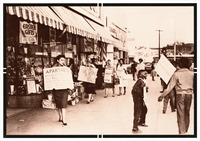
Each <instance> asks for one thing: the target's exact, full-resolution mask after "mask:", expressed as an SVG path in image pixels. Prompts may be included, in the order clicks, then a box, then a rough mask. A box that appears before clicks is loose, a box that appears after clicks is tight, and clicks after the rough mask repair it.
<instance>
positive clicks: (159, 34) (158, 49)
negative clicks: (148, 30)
mask: <svg viewBox="0 0 200 141" xmlns="http://www.w3.org/2000/svg"><path fill="white" fill-rule="evenodd" d="M156 31H158V51H159V52H158V57H159V59H160V32H161V31H163V30H160V29H159V30H156Z"/></svg>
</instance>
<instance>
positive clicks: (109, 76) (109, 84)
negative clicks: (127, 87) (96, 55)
mask: <svg viewBox="0 0 200 141" xmlns="http://www.w3.org/2000/svg"><path fill="white" fill-rule="evenodd" d="M114 74H115V69H114V67H112V65H111V60H110V59H109V60H108V61H107V62H106V66H105V75H104V82H105V84H106V88H105V96H104V98H107V97H108V93H107V91H108V89H109V88H112V91H113V94H112V97H114V96H115V87H114V82H113V81H114V80H113V77H114Z"/></svg>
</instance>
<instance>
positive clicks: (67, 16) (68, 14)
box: [51, 6, 100, 39]
mask: <svg viewBox="0 0 200 141" xmlns="http://www.w3.org/2000/svg"><path fill="white" fill-rule="evenodd" d="M51 8H52V9H53V10H54V12H55V13H56V14H57V15H58V16H59V17H60V18H61V19H62V20H63V21H64V22H65V24H66V30H67V31H68V32H70V33H73V34H77V35H80V36H84V37H88V38H93V39H99V38H100V36H98V34H97V33H96V32H95V31H94V30H93V29H92V27H91V26H90V25H89V24H88V23H87V22H86V21H85V19H84V18H83V16H81V15H79V14H77V13H75V12H73V11H71V10H69V9H67V8H65V7H63V6H51Z"/></svg>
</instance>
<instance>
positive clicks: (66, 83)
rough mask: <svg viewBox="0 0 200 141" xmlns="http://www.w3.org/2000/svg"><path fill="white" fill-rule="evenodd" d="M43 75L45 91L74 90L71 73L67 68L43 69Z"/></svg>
mask: <svg viewBox="0 0 200 141" xmlns="http://www.w3.org/2000/svg"><path fill="white" fill-rule="evenodd" d="M43 74H44V89H45V90H53V89H56V90H61V89H74V82H73V79H72V72H71V70H70V68H68V67H54V68H45V69H44V70H43Z"/></svg>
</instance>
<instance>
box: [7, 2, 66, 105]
mask: <svg viewBox="0 0 200 141" xmlns="http://www.w3.org/2000/svg"><path fill="white" fill-rule="evenodd" d="M5 16H6V17H5V19H6V20H5V27H6V29H5V31H6V32H5V33H6V38H5V39H6V43H5V48H6V72H7V75H6V80H7V82H6V88H7V89H6V93H7V97H6V98H7V105H8V107H40V106H41V102H42V99H43V98H44V97H45V95H44V93H43V85H44V84H43V74H42V70H43V69H44V68H46V67H52V66H53V64H54V57H55V56H56V55H57V54H62V53H63V52H65V51H66V50H65V49H66V48H65V46H66V38H65V37H62V36H59V35H61V34H62V30H63V29H64V23H63V22H62V21H61V20H60V19H59V18H58V17H57V16H56V15H55V14H54V13H53V12H52V10H51V9H49V8H48V7H27V6H23V7H20V6H7V7H6V15H5Z"/></svg>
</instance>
